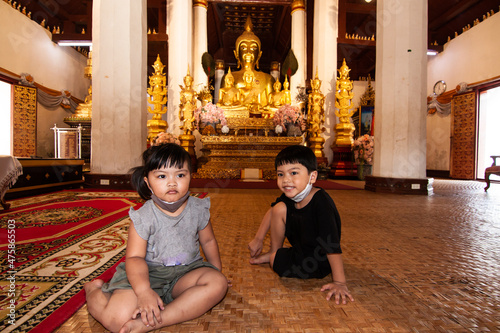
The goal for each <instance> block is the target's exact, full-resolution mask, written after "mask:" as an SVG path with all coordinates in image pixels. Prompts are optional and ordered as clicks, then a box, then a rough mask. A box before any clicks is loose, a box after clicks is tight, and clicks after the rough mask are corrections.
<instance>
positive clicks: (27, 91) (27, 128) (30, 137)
mask: <svg viewBox="0 0 500 333" xmlns="http://www.w3.org/2000/svg"><path fill="white" fill-rule="evenodd" d="M13 123H14V133H13V141H14V151H13V154H14V156H17V157H30V156H35V155H36V88H31V87H26V86H18V85H15V86H14V115H13Z"/></svg>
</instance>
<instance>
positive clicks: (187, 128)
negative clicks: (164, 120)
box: [179, 66, 198, 135]
mask: <svg viewBox="0 0 500 333" xmlns="http://www.w3.org/2000/svg"><path fill="white" fill-rule="evenodd" d="M179 87H180V88H181V93H180V101H181V104H180V105H179V119H180V120H181V121H183V122H184V123H183V125H182V130H183V131H184V134H187V135H189V134H191V133H192V132H193V129H194V125H193V123H194V121H195V118H194V110H196V98H197V96H198V94H197V93H196V91H195V90H194V89H193V77H192V76H191V75H190V74H189V66H188V70H187V75H186V76H185V77H184V87H183V86H181V85H179Z"/></svg>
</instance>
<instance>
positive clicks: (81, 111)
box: [74, 85, 92, 118]
mask: <svg viewBox="0 0 500 333" xmlns="http://www.w3.org/2000/svg"><path fill="white" fill-rule="evenodd" d="M88 93H89V94H88V95H87V96H85V100H84V101H83V103H80V104H78V106H77V107H76V110H75V114H74V117H75V118H92V85H90V86H89V89H88Z"/></svg>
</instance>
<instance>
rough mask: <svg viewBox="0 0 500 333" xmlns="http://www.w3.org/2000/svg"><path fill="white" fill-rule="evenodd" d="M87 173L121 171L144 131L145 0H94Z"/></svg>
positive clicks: (142, 144)
mask: <svg viewBox="0 0 500 333" xmlns="http://www.w3.org/2000/svg"><path fill="white" fill-rule="evenodd" d="M92 5H93V10H92V12H93V29H92V42H93V48H92V57H93V59H92V60H93V62H92V84H93V85H92V88H93V91H92V132H91V133H92V148H91V150H92V162H91V173H93V174H122V175H124V174H127V173H128V171H129V169H130V168H132V167H135V166H137V165H140V164H141V163H142V160H141V155H142V152H143V151H144V149H145V148H146V136H147V128H146V121H147V109H146V90H147V31H146V21H147V12H146V0H139V1H137V0H94V1H93V4H92Z"/></svg>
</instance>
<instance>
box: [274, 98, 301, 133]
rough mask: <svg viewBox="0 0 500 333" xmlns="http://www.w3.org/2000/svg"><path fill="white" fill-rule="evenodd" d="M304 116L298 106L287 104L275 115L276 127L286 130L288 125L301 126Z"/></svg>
mask: <svg viewBox="0 0 500 333" xmlns="http://www.w3.org/2000/svg"><path fill="white" fill-rule="evenodd" d="M303 120H304V116H303V115H302V113H301V112H300V109H299V108H298V107H297V106H293V105H290V104H286V105H283V106H281V107H280V108H279V109H278V110H277V111H276V113H275V114H274V125H275V126H278V125H279V126H281V128H286V125H288V124H300V123H301V122H302V121H303Z"/></svg>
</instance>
